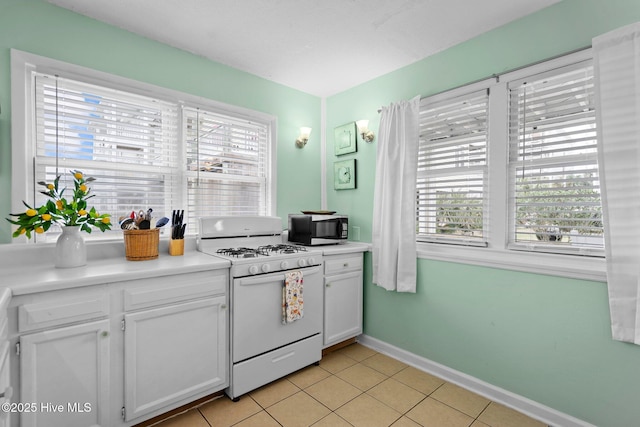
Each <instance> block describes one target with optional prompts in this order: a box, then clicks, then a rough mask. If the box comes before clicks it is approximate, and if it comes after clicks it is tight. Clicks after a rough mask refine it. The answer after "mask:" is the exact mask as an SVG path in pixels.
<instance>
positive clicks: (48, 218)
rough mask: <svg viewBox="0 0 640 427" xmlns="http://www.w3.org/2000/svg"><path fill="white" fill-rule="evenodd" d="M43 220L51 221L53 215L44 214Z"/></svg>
mask: <svg viewBox="0 0 640 427" xmlns="http://www.w3.org/2000/svg"><path fill="white" fill-rule="evenodd" d="M42 220H43V221H51V215H49V214H42Z"/></svg>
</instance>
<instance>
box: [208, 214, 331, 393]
mask: <svg viewBox="0 0 640 427" xmlns="http://www.w3.org/2000/svg"><path fill="white" fill-rule="evenodd" d="M199 226H200V228H199V230H200V232H199V234H198V238H197V247H198V250H199V251H201V252H203V253H206V254H209V255H213V256H216V257H220V258H223V259H226V260H229V261H231V269H230V274H229V277H230V281H231V283H230V286H229V289H230V306H231V311H230V317H231V318H230V328H231V329H230V332H231V333H230V341H231V342H230V348H231V357H230V361H231V362H230V375H231V378H230V385H229V387H228V388H227V389H226V390H225V392H226V394H227V395H228V396H229V397H230V398H231V399H234V400H236V399H237V398H239V397H240V396H241V395H243V394H245V393H247V392H249V391H251V390H254V389H256V388H258V387H260V386H262V385H265V384H267V383H269V382H271V381H274V380H276V379H278V378H281V377H283V376H285V375H287V374H290V373H291V372H294V371H297V370H298V369H301V368H304V367H305V366H308V365H311V364H313V363H316V362H318V361H319V360H320V358H321V357H322V316H323V304H324V301H323V274H322V261H323V260H322V251H320V250H317V249H314V248H307V247H304V246H295V245H288V244H283V243H282V221H281V219H280V218H278V217H264V216H225V217H205V218H200V220H199ZM287 273H289V274H287ZM299 274H301V275H302V282H301V286H302V289H301V291H302V292H300V294H301V295H300V297H303V298H302V301H303V304H302V317H300V318H297V319H296V320H291V319H290V318H289V321H287V320H286V318H283V316H284V317H286V316H285V315H284V313H283V302H284V296H283V287H284V285H285V281H286V280H290V279H291V277H298V278H299V277H300V276H299ZM298 285H300V283H298ZM299 290H300V289H299Z"/></svg>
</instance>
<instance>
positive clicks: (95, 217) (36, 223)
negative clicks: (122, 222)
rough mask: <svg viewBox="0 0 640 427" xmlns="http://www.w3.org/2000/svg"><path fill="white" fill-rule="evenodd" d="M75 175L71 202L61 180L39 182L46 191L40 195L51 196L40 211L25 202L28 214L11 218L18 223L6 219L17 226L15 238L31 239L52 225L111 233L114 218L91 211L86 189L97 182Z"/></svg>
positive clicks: (78, 173)
mask: <svg viewBox="0 0 640 427" xmlns="http://www.w3.org/2000/svg"><path fill="white" fill-rule="evenodd" d="M71 173H72V174H73V185H74V189H73V195H72V197H71V198H70V199H67V198H65V197H64V193H65V191H66V190H67V188H66V187H65V188H62V189H61V190H60V189H59V183H60V176H58V177H56V179H55V180H54V181H53V183H46V182H43V181H40V182H38V184H39V185H42V186H44V187H45V188H46V191H40V193H42V194H44V195H45V196H48V197H49V198H50V199H51V200H48V201H47V202H46V203H45V204H44V205H42V206H40V207H37V208H36V207H31V206H29V205H28V204H27V203H26V202H24V201H23V202H22V203H23V204H24V205H25V206H26V207H27V210H26V211H25V212H23V213H20V214H10V215H11V216H13V217H16V219H15V220H12V219H9V218H6V220H7V221H9V222H10V223H12V224H15V225H17V226H18V229H17V230H16V231H15V232H14V233H13V237H18V236H21V235H23V234H26V236H27V238H29V239H30V238H31V233H34V232H35V233H38V234H40V233H44V232H45V231H47V230H48V229H49V227H51V225H52V224H53V223H56V224H59V225H65V226H80V229H81V230H83V231H86V232H87V233H91V227H90V226H94V227H97V228H98V229H100V231H105V230H109V229H111V218H110V215H109V214H99V213H98V212H97V211H96V209H95V208H94V207H91V208H88V206H87V199H90V198H91V197H93V196H94V195H89V193H90V192H91V189H90V188H89V187H88V186H87V184H88V183H89V182H92V181H95V178H90V177H89V178H85V177H84V174H83V173H82V172H81V171H78V170H72V171H71Z"/></svg>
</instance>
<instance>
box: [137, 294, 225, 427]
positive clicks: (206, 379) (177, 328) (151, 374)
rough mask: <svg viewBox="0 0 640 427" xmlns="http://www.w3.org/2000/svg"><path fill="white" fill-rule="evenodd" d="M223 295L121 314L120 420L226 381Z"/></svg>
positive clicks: (212, 387)
mask: <svg viewBox="0 0 640 427" xmlns="http://www.w3.org/2000/svg"><path fill="white" fill-rule="evenodd" d="M226 311H227V310H226V300H225V297H224V296H221V297H215V298H205V299H202V300H198V301H194V302H187V303H182V304H174V305H170V306H167V307H161V308H155V309H151V310H144V311H141V312H138V313H132V314H127V315H125V323H126V329H125V335H124V339H125V343H124V349H125V385H124V386H125V408H126V420H127V421H129V420H131V419H134V418H137V417H140V416H142V415H145V414H148V413H150V412H153V411H154V410H157V409H161V408H164V407H165V406H167V405H169V404H171V403H173V402H176V401H180V400H182V399H184V398H187V397H190V396H192V395H194V394H198V393H200V392H203V391H207V390H212V389H214V388H216V387H218V388H224V387H225V386H226V382H227V373H226V371H227V367H226V362H227V358H226V355H227V352H226V345H225V344H226V337H227V334H226V326H227V321H226Z"/></svg>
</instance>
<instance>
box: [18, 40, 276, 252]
mask: <svg viewBox="0 0 640 427" xmlns="http://www.w3.org/2000/svg"><path fill="white" fill-rule="evenodd" d="M33 72H37V73H44V74H50V75H60V76H63V77H64V78H66V79H72V80H78V81H81V82H86V83H89V84H93V85H98V86H104V87H107V88H112V89H116V90H122V91H126V92H130V93H132V94H137V95H142V96H146V97H152V98H156V99H159V100H162V101H166V102H171V103H175V104H176V105H177V107H178V110H179V113H178V116H179V117H178V134H177V138H176V143H177V144H178V147H177V153H178V156H179V159H178V163H179V165H180V171H179V172H178V174H179V175H180V178H179V181H180V183H179V188H178V190H177V191H176V193H175V195H176V200H183V201H186V199H187V188H186V183H185V179H186V178H185V175H186V174H185V172H186V162H185V150H186V144H185V143H184V141H183V140H182V139H183V137H182V125H181V121H182V108H183V107H184V106H188V107H193V108H203V109H207V110H210V111H215V112H216V113H219V114H224V115H229V116H232V117H238V118H243V119H250V120H253V121H257V122H262V123H265V124H266V125H267V126H268V128H269V131H268V138H269V141H268V154H267V158H266V165H265V169H266V174H267V178H266V179H267V184H266V185H267V188H266V191H267V196H266V214H267V215H275V212H276V210H277V206H276V197H275V195H276V182H277V180H276V176H277V175H276V152H277V150H276V148H277V118H276V116H274V115H272V114H267V113H263V112H259V111H255V110H251V109H248V108H244V107H240V106H235V105H230V104H226V103H222V102H219V101H215V100H211V99H208V98H204V97H201V96H196V95H191V94H188V93H184V92H180V91H177V90H173V89H168V88H165V87H161V86H156V85H153V84H150V83H146V82H142V81H138V80H133V79H129V78H126V77H121V76H117V75H114V74H110V73H106V72H103V71H98V70H94V69H91V68H87V67H83V66H80V65H76V64H71V63H67V62H63V61H59V60H55V59H51V58H47V57H43V56H39V55H35V54H31V53H27V52H23V51H20V50H17V49H11V109H12V113H11V114H12V128H11V139H12V144H11V151H12V155H11V165H12V171H11V212H19V211H22V210H23V209H24V205H23V203H22V201H23V200H24V201H26V202H27V203H32V202H33V201H34V200H35V193H36V191H37V188H36V185H35V183H34V181H35V177H34V173H35V171H34V160H33V159H34V155H35V144H34V142H33V141H34V138H35V117H34V116H33V115H32V114H31V109H30V106H31V105H32V102H34V101H33V100H34V96H35V94H34V90H35V89H34V85H32V84H31V74H32V73H33ZM29 100H32V101H29ZM16 141H24V143H23V144H19V143H16ZM183 204H184V202H183ZM111 214H112V215H117V214H118V213H115V212H111ZM192 230H195V227H193V228H192ZM92 235H93V233H92ZM120 238H121V237H120V236H117V237H116V236H113V237H104V238H102V239H100V240H104V241H113V240H117V239H120ZM25 242H35V239H26V238H17V239H12V243H25Z"/></svg>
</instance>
